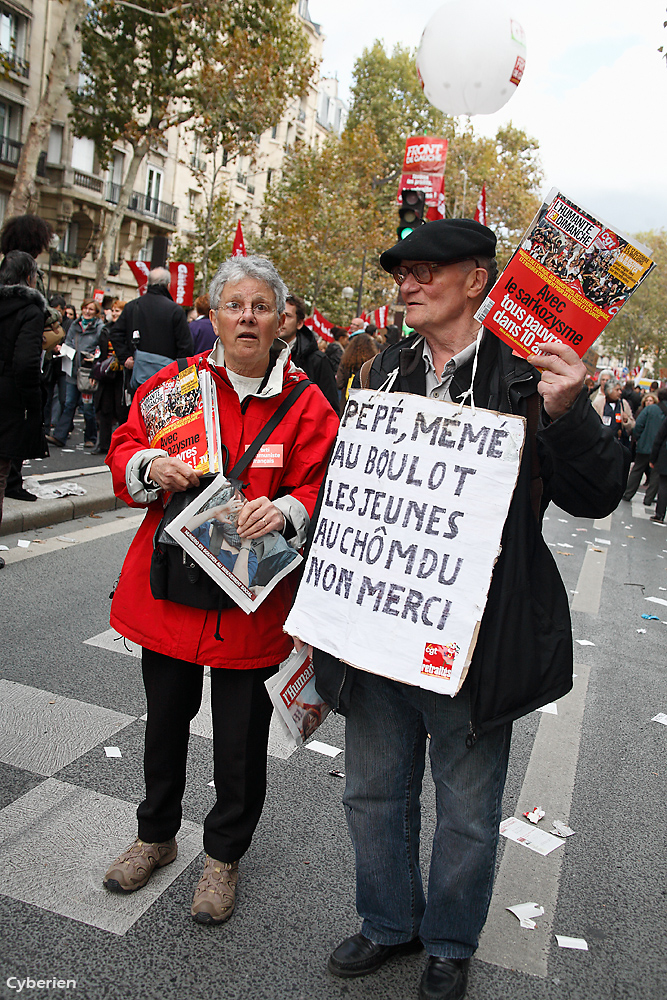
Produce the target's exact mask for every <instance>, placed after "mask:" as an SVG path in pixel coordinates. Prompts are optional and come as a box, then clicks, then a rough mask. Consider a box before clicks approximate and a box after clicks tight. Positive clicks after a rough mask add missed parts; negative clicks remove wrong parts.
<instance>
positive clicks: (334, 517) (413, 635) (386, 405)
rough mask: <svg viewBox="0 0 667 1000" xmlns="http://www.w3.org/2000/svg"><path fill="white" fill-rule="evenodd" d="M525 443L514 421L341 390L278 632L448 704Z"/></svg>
mask: <svg viewBox="0 0 667 1000" xmlns="http://www.w3.org/2000/svg"><path fill="white" fill-rule="evenodd" d="M524 437H525V420H524V419H523V417H517V416H512V415H508V414H502V413H496V412H494V411H490V410H482V409H479V408H477V411H476V413H475V414H473V413H472V411H471V410H470V409H468V408H465V409H464V410H463V412H462V413H460V414H459V413H458V407H457V406H456V405H454V404H453V403H447V402H444V401H441V400H435V399H428V398H424V397H422V396H414V395H409V394H405V395H401V394H399V393H388V392H380V391H370V390H364V389H358V390H353V391H352V393H351V398H350V400H349V401H348V404H347V407H346V409H345V413H344V414H343V418H342V420H341V426H340V430H339V433H338V437H337V439H336V443H335V446H334V449H333V452H332V458H331V461H330V464H329V469H328V473H327V477H326V480H325V483H324V487H323V497H322V506H321V510H320V514H319V518H318V521H317V525H316V527H315V530H314V537H313V544H312V546H311V548H310V551H309V553H308V558H307V561H306V564H305V569H304V573H303V577H302V580H301V584H300V586H299V590H298V592H297V596H296V600H295V602H294V605H293V607H292V610H291V612H290V614H289V616H288V619H287V621H286V623H285V630H286V631H287V632H289V633H290V635H295V636H298V637H299V638H300V639H302V640H303V641H304V642H306V643H310V644H312V645H314V646H317V647H318V648H320V649H324V650H326V651H327V652H329V653H331V654H333V655H334V656H337V657H339V658H340V659H342V660H345V661H346V662H347V663H350V664H352V666H355V667H359V668H361V669H363V670H368V671H370V672H371V673H375V674H382V675H384V676H386V677H391V678H394V679H395V680H399V681H404V682H406V683H408V684H414V685H417V686H419V687H423V688H428V689H429V690H432V691H437V692H438V693H440V694H448V695H454V694H456V692H457V690H458V689H459V687H460V686H461V684H462V683H463V679H464V678H465V674H466V671H467V668H468V666H469V664H470V660H471V657H472V653H473V650H474V647H475V641H476V638H477V632H478V628H479V623H480V621H481V618H482V614H483V612H484V607H485V604H486V599H487V595H488V590H489V585H490V583H491V575H492V572H493V566H494V563H495V560H496V559H497V557H498V554H499V552H500V542H501V536H502V530H503V525H504V523H505V519H506V517H507V511H508V509H509V504H510V500H511V497H512V493H513V491H514V487H515V484H516V480H517V476H518V472H519V463H520V459H521V452H522V448H523V443H524Z"/></svg>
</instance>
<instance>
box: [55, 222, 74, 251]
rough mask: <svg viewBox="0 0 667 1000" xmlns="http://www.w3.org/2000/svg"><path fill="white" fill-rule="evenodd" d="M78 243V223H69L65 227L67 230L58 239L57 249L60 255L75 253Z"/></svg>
mask: <svg viewBox="0 0 667 1000" xmlns="http://www.w3.org/2000/svg"><path fill="white" fill-rule="evenodd" d="M78 241H79V224H78V222H70V223H68V225H67V229H66V230H65V232H64V233H63V235H62V236H61V238H60V243H59V245H58V249H59V250H60V252H61V253H72V254H75V253H76V246H77V243H78Z"/></svg>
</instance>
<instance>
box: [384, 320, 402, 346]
mask: <svg viewBox="0 0 667 1000" xmlns="http://www.w3.org/2000/svg"><path fill="white" fill-rule="evenodd" d="M400 339H401V331H400V330H399V328H398V327H397V326H394V324H393V323H392V324H391V325H390V326H388V327H387V332H386V333H385V335H384V344H385V347H393V346H394V344H397V343H398V342H399V340H400Z"/></svg>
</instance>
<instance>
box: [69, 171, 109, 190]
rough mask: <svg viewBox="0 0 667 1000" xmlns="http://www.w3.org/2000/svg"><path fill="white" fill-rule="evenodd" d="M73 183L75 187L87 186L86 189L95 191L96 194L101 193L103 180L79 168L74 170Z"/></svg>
mask: <svg viewBox="0 0 667 1000" xmlns="http://www.w3.org/2000/svg"><path fill="white" fill-rule="evenodd" d="M74 183H75V185H76V186H77V187H81V188H87V189H88V191H97V193H98V194H101V193H102V191H103V189H104V181H103V180H102V179H101V178H100V177H93V175H92V174H84V173H83V172H82V171H81V170H75V171H74Z"/></svg>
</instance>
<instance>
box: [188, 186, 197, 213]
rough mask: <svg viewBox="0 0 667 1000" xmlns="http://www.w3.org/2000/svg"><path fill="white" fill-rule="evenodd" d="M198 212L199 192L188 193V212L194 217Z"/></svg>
mask: <svg viewBox="0 0 667 1000" xmlns="http://www.w3.org/2000/svg"><path fill="white" fill-rule="evenodd" d="M196 211H197V192H196V191H188V212H189V213H190V215H194V214H195V212H196Z"/></svg>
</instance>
